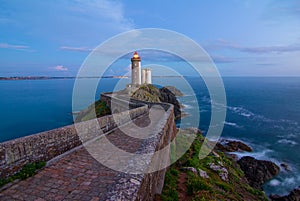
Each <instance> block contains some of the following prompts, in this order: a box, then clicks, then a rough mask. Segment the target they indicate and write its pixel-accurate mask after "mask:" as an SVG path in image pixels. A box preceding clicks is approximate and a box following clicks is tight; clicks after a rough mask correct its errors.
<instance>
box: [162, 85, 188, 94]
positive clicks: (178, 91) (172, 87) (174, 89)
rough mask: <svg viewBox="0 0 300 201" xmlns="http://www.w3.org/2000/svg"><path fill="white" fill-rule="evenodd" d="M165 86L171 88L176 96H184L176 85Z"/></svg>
mask: <svg viewBox="0 0 300 201" xmlns="http://www.w3.org/2000/svg"><path fill="white" fill-rule="evenodd" d="M165 88H167V89H169V90H170V91H171V92H172V93H173V94H174V95H175V96H184V94H183V93H182V92H181V91H180V90H179V89H177V88H176V87H174V86H165Z"/></svg>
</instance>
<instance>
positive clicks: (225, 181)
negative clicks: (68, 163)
mask: <svg viewBox="0 0 300 201" xmlns="http://www.w3.org/2000/svg"><path fill="white" fill-rule="evenodd" d="M117 93H119V94H123V95H124V94H128V91H127V90H122V91H119V92H117ZM182 95H183V93H182V92H180V91H179V90H178V89H176V88H175V87H172V86H167V87H162V88H157V87H155V86H154V85H142V86H140V87H139V88H138V89H137V90H135V91H134V92H133V93H131V94H130V96H129V98H133V99H137V100H142V101H148V102H159V103H160V102H167V103H171V104H173V105H174V113H175V117H176V119H180V118H181V117H182V116H183V113H182V111H181V105H180V103H179V101H178V100H177V96H182ZM93 110H96V111H95V113H96V116H97V117H100V116H104V115H107V114H110V110H109V107H108V106H107V105H106V104H105V103H104V102H102V101H100V100H99V101H96V102H95V103H93V104H92V105H90V106H89V107H88V108H87V109H85V110H83V111H81V112H80V113H79V115H78V116H77V121H85V120H88V119H91V118H95V117H93V115H92V114H95V113H94V112H92V111H93ZM188 130H189V129H187V130H186V131H187V133H189V131H188ZM190 130H193V132H195V130H196V133H197V138H196V139H195V141H194V142H193V144H192V146H191V147H190V149H188V151H187V152H186V153H185V154H184V155H183V156H182V157H181V158H180V159H179V160H178V161H177V162H176V163H175V164H173V165H172V166H171V167H170V168H169V170H168V171H167V173H166V179H165V185H164V189H163V193H162V194H161V195H157V200H268V199H269V198H267V196H266V195H265V193H264V192H263V184H264V183H265V182H267V181H269V180H270V179H272V178H273V177H274V176H276V175H277V174H278V173H279V171H280V167H279V166H278V165H276V164H275V163H273V162H271V161H265V160H257V159H255V158H253V157H250V156H244V157H242V158H238V157H237V155H235V153H236V152H252V148H251V147H250V146H248V145H247V144H245V143H243V142H241V141H238V140H227V139H222V140H220V141H219V142H217V143H216V146H215V148H214V150H213V151H212V152H211V153H210V154H209V155H208V156H207V157H206V158H204V159H201V160H200V159H199V158H198V154H199V151H200V148H201V145H202V144H203V141H204V140H205V137H204V136H203V135H202V133H201V131H200V130H198V129H196V128H190ZM180 133H182V132H180ZM283 165H285V164H283ZM282 168H284V167H283V166H282ZM286 168H288V167H286ZM270 199H271V200H274V201H275V200H276V201H278V200H300V188H297V189H295V190H293V191H292V192H291V193H290V194H289V195H286V196H279V195H271V196H270Z"/></svg>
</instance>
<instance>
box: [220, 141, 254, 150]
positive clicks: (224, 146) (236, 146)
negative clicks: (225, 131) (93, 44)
mask: <svg viewBox="0 0 300 201" xmlns="http://www.w3.org/2000/svg"><path fill="white" fill-rule="evenodd" d="M216 148H217V149H218V150H220V151H223V152H237V151H246V152H252V148H251V147H250V146H248V145H246V144H245V143H243V142H241V141H230V140H226V141H225V142H224V143H223V142H222V143H218V144H217V146H216Z"/></svg>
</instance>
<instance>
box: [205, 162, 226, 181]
mask: <svg viewBox="0 0 300 201" xmlns="http://www.w3.org/2000/svg"><path fill="white" fill-rule="evenodd" d="M219 164H220V165H216V164H214V163H210V164H209V168H210V169H212V170H214V171H215V172H217V173H219V176H220V177H221V179H222V180H223V181H228V170H227V169H226V168H225V167H223V164H222V163H219Z"/></svg>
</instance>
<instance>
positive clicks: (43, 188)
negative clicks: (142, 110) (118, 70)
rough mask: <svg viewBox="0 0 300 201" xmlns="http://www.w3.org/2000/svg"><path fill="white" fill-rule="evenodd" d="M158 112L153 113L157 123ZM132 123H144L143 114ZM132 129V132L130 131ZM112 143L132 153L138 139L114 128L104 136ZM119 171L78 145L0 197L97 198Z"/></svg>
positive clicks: (7, 199)
mask: <svg viewBox="0 0 300 201" xmlns="http://www.w3.org/2000/svg"><path fill="white" fill-rule="evenodd" d="M160 114H161V111H159V110H156V111H154V113H153V115H154V116H155V117H156V118H155V119H156V120H157V121H156V122H154V123H158V121H159V118H160V117H161V115H160ZM134 122H135V124H136V125H139V126H141V127H143V126H147V125H148V124H149V122H150V120H149V118H148V117H146V116H143V117H140V118H137V119H136V120H134ZM133 126H134V125H133V124H132V123H131V124H127V125H125V126H123V127H122V130H123V129H125V130H126V132H125V133H127V131H130V130H131V131H132V128H134V127H133ZM132 132H134V131H132ZM107 138H108V139H109V140H110V142H111V143H113V144H114V145H115V146H117V147H119V148H120V149H123V150H124V151H126V152H131V153H133V152H135V151H136V150H137V149H138V148H139V147H140V145H141V143H142V141H143V140H142V139H138V138H133V137H130V136H127V135H125V134H124V133H123V132H122V131H121V130H120V129H116V130H115V131H113V132H111V133H110V134H108V135H107ZM118 173H119V172H117V171H114V170H111V169H109V168H107V167H105V166H104V165H102V164H101V163H99V162H98V161H96V160H95V159H94V158H93V157H92V156H91V155H90V154H89V153H88V151H86V149H85V148H83V147H81V148H79V149H77V150H75V151H73V152H70V153H69V154H67V155H65V156H63V157H61V158H59V159H57V160H56V161H55V162H54V163H52V164H51V165H50V166H48V167H46V168H44V169H42V170H41V171H40V172H38V173H37V174H36V175H35V176H33V177H31V178H28V179H26V180H24V181H20V182H18V183H17V184H15V185H13V186H11V187H10V188H8V189H6V190H4V191H2V192H0V200H5V201H9V200H26V201H30V200H39V201H42V200H51V201H52V200H80V201H82V200H94V201H96V200H101V196H103V194H104V193H105V192H107V190H108V188H109V186H110V185H111V184H113V183H114V182H116V179H117V177H116V176H117V175H118Z"/></svg>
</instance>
